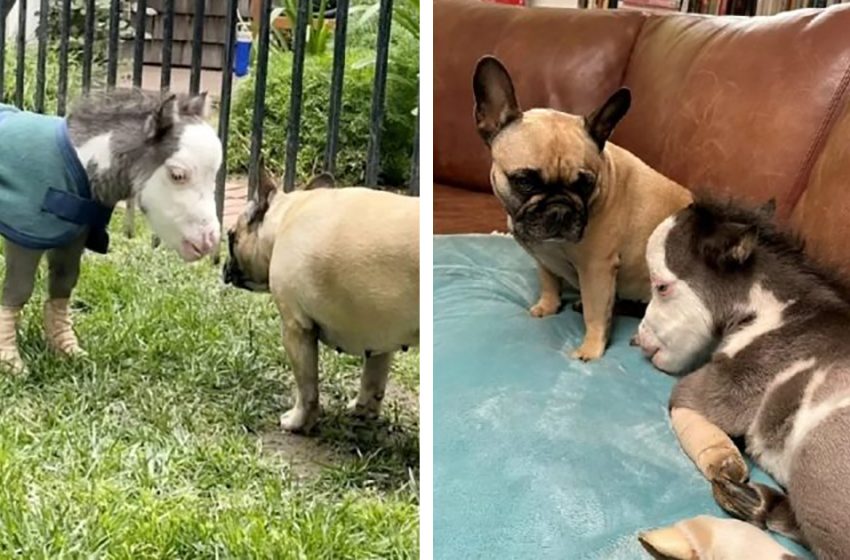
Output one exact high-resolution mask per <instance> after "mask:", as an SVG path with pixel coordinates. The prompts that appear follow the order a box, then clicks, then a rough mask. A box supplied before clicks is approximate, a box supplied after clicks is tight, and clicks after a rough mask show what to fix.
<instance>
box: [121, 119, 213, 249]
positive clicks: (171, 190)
mask: <svg viewBox="0 0 850 560" xmlns="http://www.w3.org/2000/svg"><path fill="white" fill-rule="evenodd" d="M221 159H222V149H221V142H219V139H218V136H217V135H216V133H215V131H214V130H213V129H212V127H211V126H209V125H207V124H205V123H204V124H190V125H187V126H186V127H185V128H184V129H183V132H182V134H181V136H180V144H179V148H178V150H177V151H176V152H175V153H174V154H173V155H172V156H171V157H170V158H169V159H168V160H167V161H166V162H165V164H164V165H163V166H161V167H160V168H159V169H157V170H156V172H154V174H153V175H151V177H150V178H149V179H148V180H147V181H146V182H145V184H144V185H143V186H142V188H141V190H140V191H139V194H138V195H137V196H138V200H139V203H140V205H141V207H142V208H144V210H145V215H146V216H147V218H148V221H149V222H150V224H151V228H153V230H154V232H155V233H156V234H157V235H158V236H159V237H160V238H161V239H162V242H163V243H164V244H165V245H166V246H168V247H170V248H171V249H174V250H175V251H177V252H178V253H179V254H180V256H181V257H183V259H184V260H186V261H194V260H197V259H200V258H201V257H203V256H204V255H207V254H209V253H211V252H212V251H213V250H214V249H215V248H216V247H217V246H218V242H219V235H220V234H219V232H220V225H219V222H218V218H217V216H216V212H215V179H216V174H217V173H218V169H219V167H220V166H221Z"/></svg>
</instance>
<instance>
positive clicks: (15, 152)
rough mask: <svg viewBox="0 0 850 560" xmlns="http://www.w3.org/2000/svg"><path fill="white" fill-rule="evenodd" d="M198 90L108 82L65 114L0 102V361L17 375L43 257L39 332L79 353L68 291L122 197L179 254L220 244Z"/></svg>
mask: <svg viewBox="0 0 850 560" xmlns="http://www.w3.org/2000/svg"><path fill="white" fill-rule="evenodd" d="M205 107H206V95H205V94H202V95H198V96H192V97H190V96H177V95H174V94H160V93H147V92H142V91H138V90H115V91H112V92H109V93H105V94H99V95H91V96H88V97H84V98H82V99H81V100H79V102H78V103H76V104H75V106H73V107H72V109H71V111H70V113H69V115H68V116H67V118H65V119H62V118H59V117H49V116H44V115H37V114H34V113H28V112H24V111H18V110H17V109H15V108H14V107H10V106H4V105H0V145H2V146H3V149H2V150H0V235H2V236H3V237H4V238H5V258H6V275H5V278H4V283H3V292H2V301H0V367H1V368H3V369H6V370H10V371H11V372H14V373H20V372H23V371H24V369H25V368H24V363H23V361H22V359H21V356H20V353H19V351H18V347H17V341H16V333H15V331H16V324H17V322H18V319H19V317H20V314H21V309H22V308H23V306H24V305H25V304H26V303H27V301H28V300H29V299H30V296H31V295H32V291H33V285H34V282H35V276H36V270H37V268H38V264H39V261H40V260H41V256H42V254H44V253H47V262H48V278H47V289H48V298H47V301H46V303H45V308H44V328H45V334H46V338H47V342H48V345H49V347H50V348H52V349H54V350H56V351H58V352H59V353H61V354H64V355H68V356H75V355H82V354H84V353H85V352H84V351H83V350H82V348H81V347H80V345H79V343H78V341H77V337H76V335H75V334H74V330H73V324H72V322H71V317H70V313H69V298H70V296H71V292H72V291H73V289H74V287H75V285H76V283H77V278H78V276H79V272H80V260H81V257H82V253H83V250H84V249H86V248H88V249H90V250H93V251H96V252H100V253H105V252H106V250H107V248H108V244H109V237H108V235H107V233H106V227H107V225H108V223H109V219H110V217H111V215H112V210H113V208H114V207H115V205H116V204H117V203H118V202H119V201H122V200H124V201H132V202H134V203H135V204H136V205H137V206H138V207H139V208H140V209H141V211H142V212H143V213H144V214H145V216H146V217H147V219H148V221H149V223H150V225H151V228H152V229H153V231H154V233H155V234H156V235H157V236H159V237H160V238H161V239H162V242H163V243H164V244H165V245H166V246H168V247H170V248H171V249H173V250H175V251H176V252H177V253H179V254H180V256H181V257H182V258H183V259H184V260H185V261H187V262H189V261H194V260H197V259H200V258H201V257H203V256H204V255H207V254H210V253H211V252H212V251H214V250H215V248H216V247H217V246H218V242H219V235H220V224H219V221H218V218H217V216H216V208H215V179H216V173H217V172H218V169H219V167H220V165H221V161H222V148H221V143H220V142H219V140H218V137H217V135H216V133H215V131H214V130H213V128H212V127H211V126H210V125H209V124H207V123H206V122H205V118H206V116H207V115H206V113H205Z"/></svg>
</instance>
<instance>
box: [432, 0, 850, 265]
mask: <svg viewBox="0 0 850 560" xmlns="http://www.w3.org/2000/svg"><path fill="white" fill-rule="evenodd" d="M484 54H494V55H496V56H498V57H499V58H500V59H501V60H502V61H503V62H504V63H505V65H506V66H507V68H508V70H509V71H510V72H511V74H512V76H513V78H514V82H515V86H516V89H517V95H518V98H519V102H520V104H521V105H522V107H523V108H524V109H526V108H531V107H553V108H556V109H560V110H564V111H568V112H572V113H577V114H586V113H587V112H589V111H590V110H592V109H593V108H595V107H596V106H597V105H598V104H600V103H601V102H602V101H604V100H605V99H606V98H607V96H608V95H609V94H611V93H612V92H613V91H614V90H615V89H616V88H618V87H620V86H626V87H628V88H630V89H631V90H632V97H633V99H632V108H631V110H630V111H629V113H628V114H627V115H626V117H625V118H624V119H623V121H622V122H621V123H620V125H619V126H618V128H617V129H616V131H615V132H614V136H613V138H612V141H613V142H615V143H617V144H619V145H621V146H623V147H625V148H626V149H628V150H631V151H632V152H634V153H635V154H636V155H637V156H638V157H640V158H642V159H643V160H644V161H646V162H647V163H648V164H649V165H651V166H653V167H654V168H655V169H657V170H659V171H661V172H662V173H664V174H666V175H668V176H669V177H671V178H673V179H675V180H676V181H678V182H680V183H681V184H683V185H685V186H687V187H688V188H690V189H691V190H693V191H694V192H696V193H697V194H698V195H699V194H702V193H710V194H712V195H714V196H718V195H719V196H724V197H725V196H731V197H734V198H736V199H743V200H749V201H758V202H761V201H765V200H767V199H769V198H771V197H774V198H775V199H776V201H777V206H778V217H779V219H780V220H781V221H782V222H783V223H784V224H786V225H788V226H790V227H792V228H793V229H794V230H795V231H797V232H799V233H800V234H801V235H802V236H803V238H804V239H805V240H806V243H807V247H808V248H809V251H810V252H811V253H812V254H813V255H815V256H816V257H818V258H819V259H820V260H823V261H827V262H829V263H832V264H834V265H836V266H838V267H840V268H841V270H842V272H843V273H844V275H845V277H847V278H850V6H836V7H833V8H829V9H826V10H799V11H794V12H787V13H784V14H781V15H779V16H773V17H768V18H738V17H704V16H697V15H688V14H674V15H645V14H642V13H638V12H634V11H617V10H612V11H601V10H591V11H582V10H569V9H547V8H518V7H513V6H504V5H498V4H492V3H485V2H480V1H478V0H436V1H435V3H434V175H435V177H434V230H435V233H468V232H490V231H493V230H499V231H504V230H505V215H504V212H503V211H502V209H501V206H500V205H499V204H498V201H497V200H496V199H495V196H494V195H493V194H492V191H491V189H490V185H489V180H488V170H489V154H488V152H487V150H486V148H485V147H484V145H483V143H482V142H481V140H480V139H479V137H478V135H477V132H476V129H475V126H474V124H473V117H472V110H473V109H472V107H473V101H472V85H471V79H472V78H471V77H472V71H473V68H474V66H475V62H476V61H477V60H478V58H479V57H481V56H482V55H484Z"/></svg>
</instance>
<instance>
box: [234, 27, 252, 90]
mask: <svg viewBox="0 0 850 560" xmlns="http://www.w3.org/2000/svg"><path fill="white" fill-rule="evenodd" d="M253 42H254V38H253V36H252V34H251V28H250V27H249V26H248V25H247V24H240V25H239V26H238V28H237V30H236V46H235V47H234V48H235V49H236V52H235V55H234V57H233V73H234V74H236V76H237V77H239V78H241V77H243V76H245V75H247V74H248V68H249V67H250V63H251V44H252V43H253Z"/></svg>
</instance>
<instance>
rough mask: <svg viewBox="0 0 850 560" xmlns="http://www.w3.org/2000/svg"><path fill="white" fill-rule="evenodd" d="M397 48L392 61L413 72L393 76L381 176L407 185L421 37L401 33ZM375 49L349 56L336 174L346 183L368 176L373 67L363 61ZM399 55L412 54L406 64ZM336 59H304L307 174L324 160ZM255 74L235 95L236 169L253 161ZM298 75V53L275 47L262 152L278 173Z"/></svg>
mask: <svg viewBox="0 0 850 560" xmlns="http://www.w3.org/2000/svg"><path fill="white" fill-rule="evenodd" d="M394 48H396V49H397V50H398V51H399V56H398V57H397V59H395V60H394V61H391V66H396V65H398V66H396V67H395V68H394V72H397V73H398V74H400V75H404V74H406V75H407V76H408V77H412V78H411V79H409V80H398V81H392V80H391V81H389V82H388V84H387V98H386V112H385V117H384V123H383V129H382V130H383V135H382V141H381V174H380V177H379V182H380V184H382V185H388V186H401V185H404V184H405V183H406V182H407V176H408V174H409V171H410V154H411V152H412V149H413V133H414V125H415V119H414V116H413V109H414V108H415V106H416V101H417V88H416V86H415V83H416V80H415V75H416V72H417V71H418V44H417V43H416V42H415V41H413V40H412V39H411V38H409V37H408V38H406V39H405V40H402V41H399V42H398V44H396V45H395V46H394ZM370 56H371V57H374V51H373V50H367V49H362V48H352V49H349V56H348V57H347V59H346V60H347V61H348V62H347V63H346V72H345V83H344V85H343V99H342V119H341V121H342V122H341V123H340V136H339V146H340V150H339V153H338V154H337V164H336V176H337V178H338V179H339V180H340V182H342V183H343V184H349V185H357V184H362V183H363V179H364V176H365V167H366V156H367V149H368V139H369V124H370V121H369V114H370V110H371V99H372V89H373V79H374V69H373V68H371V67H362V66H361V67H358V65H357V64H356V61H357V60H361V59H364V58H367V57H370ZM399 61H405V62H404V63H403V64H402V62H399ZM332 67H333V57H332V56H329V55H319V56H314V57H310V58H308V59H307V60H306V61H305V68H304V92H303V98H302V99H303V108H302V121H301V149H300V151H299V154H298V172H297V175H298V176H299V177H301V178H307V177H309V176H310V175H312V174H314V173H316V172H317V171H319V170H320V169H321V167H322V164H323V156H324V150H325V144H326V140H327V126H328V122H327V121H328V107H329V103H330V102H329V96H330V81H331V75H332ZM253 80H254V77H253V73H252V75H251V77H250V78H248V79H247V82H246V83H244V84H243V85H242V86H241V87H240V89H238V90H237V92H236V95H235V98H234V105H233V110H232V119H233V120H232V127H231V130H232V142H231V147H230V150H229V153H228V168H229V169H230V170H231V171H235V172H239V171H245V170H247V168H248V163H249V153H250V146H251V138H252V127H251V120H252V115H253V105H254V81H253ZM291 80H292V57H291V56H289V53H287V52H283V51H276V52H272V53H271V55H270V59H269V75H268V87H267V97H266V121H265V122H266V125H265V128H264V131H263V134H264V147H263V153H264V156H265V161H266V164H267V165H268V166H269V167H270V168H271V169H272V171H274V172H275V173H277V174H281V173H282V171H283V164H284V158H285V149H286V134H287V130H286V123H287V121H288V117H289V97H290V87H291Z"/></svg>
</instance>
